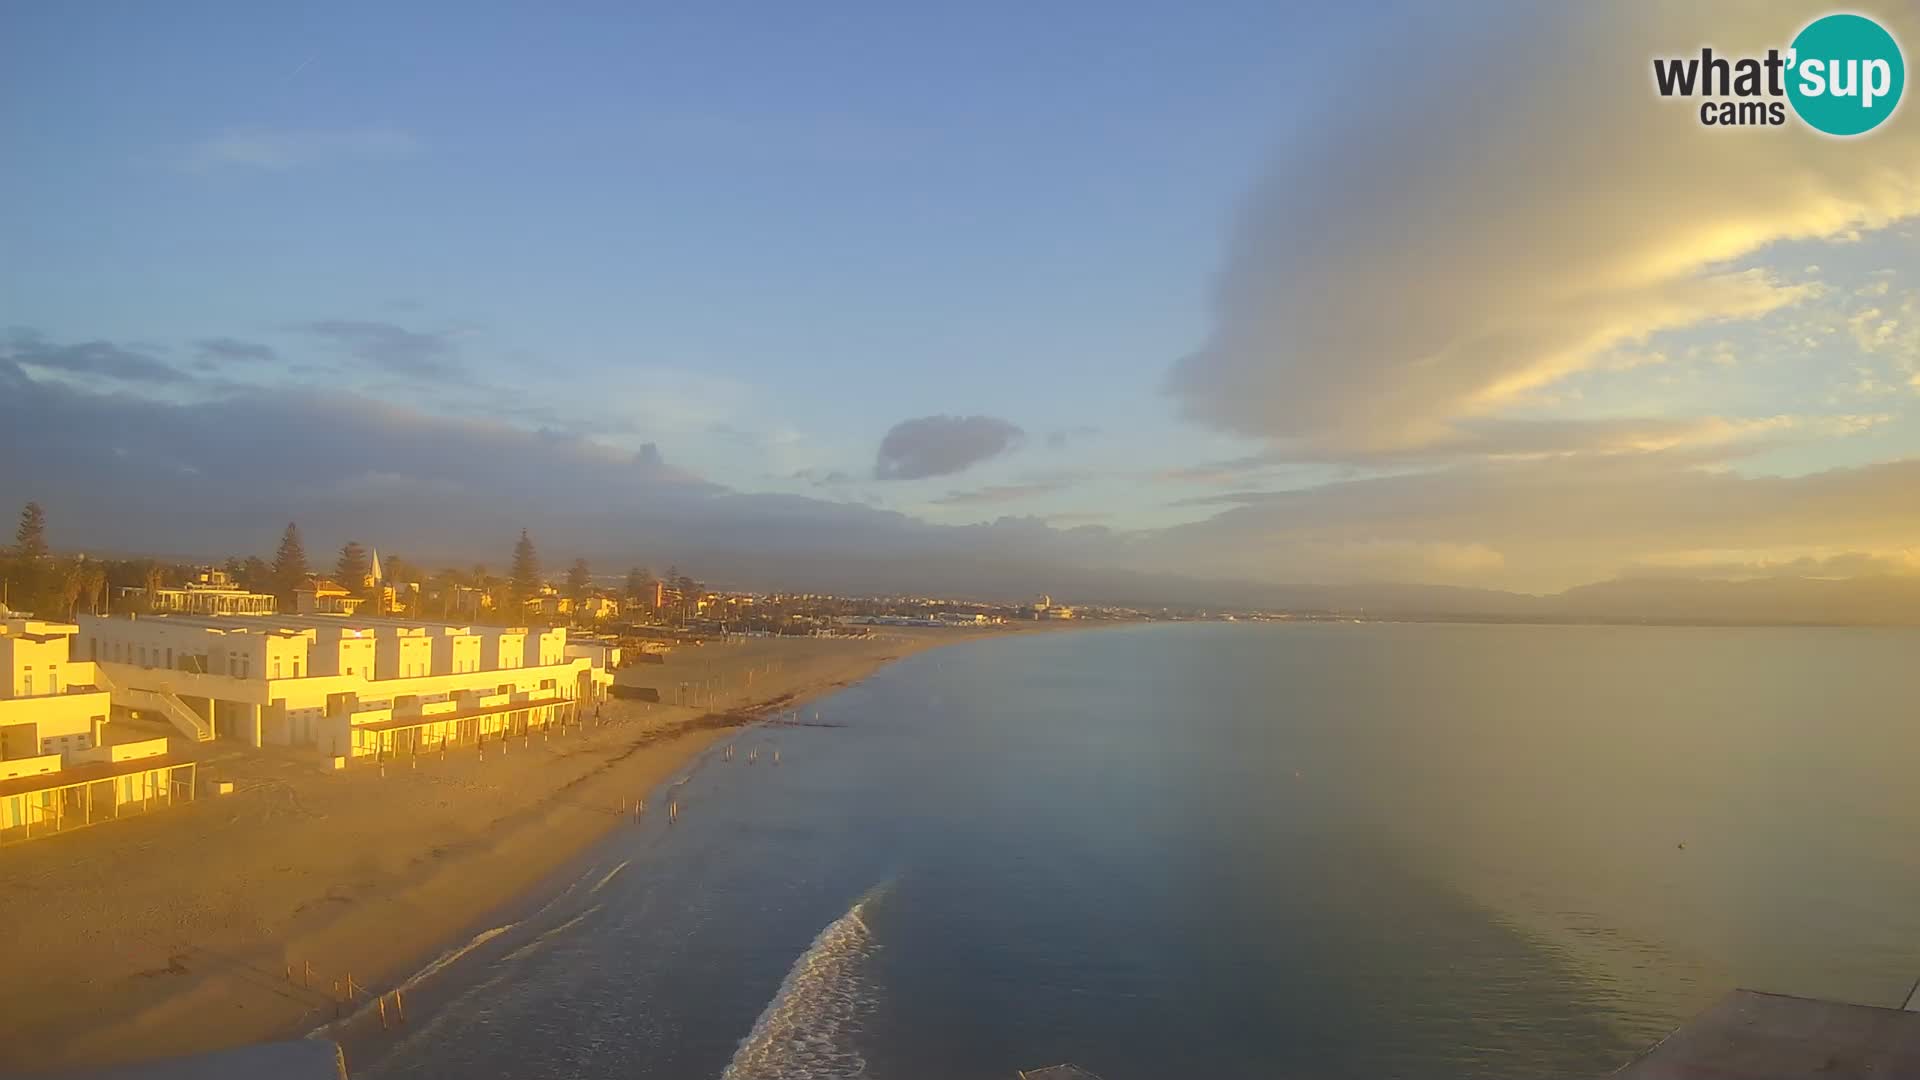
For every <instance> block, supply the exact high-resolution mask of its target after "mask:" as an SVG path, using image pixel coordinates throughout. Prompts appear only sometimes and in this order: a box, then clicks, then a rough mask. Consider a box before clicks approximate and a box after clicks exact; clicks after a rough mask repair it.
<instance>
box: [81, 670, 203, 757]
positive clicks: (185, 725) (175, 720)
mask: <svg viewBox="0 0 1920 1080" xmlns="http://www.w3.org/2000/svg"><path fill="white" fill-rule="evenodd" d="M94 667H95V669H96V670H97V671H98V672H99V678H98V682H99V684H100V688H101V689H102V690H105V691H107V692H108V693H109V694H111V695H112V698H113V703H114V704H115V705H118V706H120V707H121V708H123V709H132V710H134V711H135V712H142V713H149V712H153V713H159V714H160V715H161V716H164V717H166V718H167V722H168V723H170V724H172V725H173V726H174V727H175V728H177V729H178V730H179V732H180V734H182V735H185V736H186V737H187V738H189V739H192V740H193V741H194V742H212V741H213V723H212V721H210V720H208V719H207V718H206V717H203V716H201V715H200V714H199V713H197V712H194V711H193V706H191V705H188V704H187V703H186V702H184V701H182V700H180V695H178V694H176V693H174V692H173V691H171V690H146V689H142V688H140V687H137V686H121V685H120V684H119V683H118V682H117V681H115V680H114V678H113V677H112V676H110V675H108V674H107V673H106V670H105V669H104V668H101V667H100V665H98V664H96V665H94Z"/></svg>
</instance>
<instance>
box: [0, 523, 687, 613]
mask: <svg viewBox="0 0 1920 1080" xmlns="http://www.w3.org/2000/svg"><path fill="white" fill-rule="evenodd" d="M219 569H221V570H223V571H224V572H225V573H226V575H227V577H228V578H229V579H230V580H231V581H232V583H233V584H234V585H235V586H237V587H239V588H241V589H245V590H247V591H248V592H254V593H262V594H267V595H271V596H273V597H274V600H275V603H276V605H277V607H278V609H279V610H281V611H294V610H296V600H297V598H296V594H297V593H298V592H300V591H301V590H304V589H308V588H311V587H312V586H313V583H314V581H315V580H316V579H317V578H319V577H322V576H325V575H323V574H322V573H320V572H319V571H317V570H316V569H315V568H314V566H313V565H312V564H311V563H310V562H309V560H308V558H307V552H306V544H305V542H304V541H303V540H302V538H301V535H300V527H299V525H298V524H297V523H296V522H291V521H290V522H288V523H287V527H286V529H285V530H284V531H283V532H282V533H281V536H280V544H279V546H278V547H277V548H276V549H275V551H274V554H273V558H272V559H271V560H268V559H265V558H262V557H260V556H258V555H246V556H240V555H233V556H229V557H228V558H227V559H226V561H225V562H224V563H223V564H222V565H221V566H220V567H219ZM371 569H372V567H371V555H370V553H369V551H368V549H367V547H366V546H365V545H363V544H361V543H360V542H359V541H357V540H349V541H347V542H346V543H345V544H343V545H341V547H340V551H339V553H338V554H337V555H336V557H335V559H334V563H333V567H332V578H333V580H334V581H335V583H336V584H338V585H339V586H340V587H342V588H343V589H345V590H347V592H348V593H350V594H351V595H354V596H357V597H359V598H361V599H362V601H363V602H379V601H381V600H383V599H384V589H383V586H384V585H387V584H394V583H398V585H399V586H400V590H401V596H400V597H396V599H402V598H404V599H403V602H412V603H417V604H418V605H419V607H420V610H418V611H415V612H409V614H413V615H416V616H418V617H423V618H425V617H441V618H446V619H449V620H456V621H473V622H496V623H520V622H527V621H537V620H532V619H529V618H528V611H527V605H528V602H529V601H531V600H533V599H534V598H536V597H538V596H541V595H543V591H544V589H545V588H546V579H545V578H544V577H543V576H542V573H541V563H540V555H539V552H538V550H537V549H536V548H535V547H534V543H533V538H532V537H531V536H530V535H529V534H528V532H527V530H525V529H522V530H521V531H520V536H519V539H518V540H516V541H515V542H514V545H513V553H512V556H511V559H510V560H509V563H508V572H507V574H506V576H504V577H497V576H495V575H493V574H491V573H489V572H488V569H487V567H486V566H485V565H484V564H480V563H476V564H474V565H473V566H472V567H469V568H467V569H459V568H454V567H445V568H442V569H440V570H438V571H434V572H430V573H426V572H422V570H421V569H420V568H418V567H415V566H414V565H413V564H412V563H409V562H407V561H406V560H404V559H401V558H399V557H396V556H385V557H383V565H382V567H381V571H382V579H383V580H382V581H381V582H375V581H372V580H370V574H371ZM197 570H198V568H197V567H195V566H193V565H191V564H186V563H172V562H166V561H164V560H158V559H152V558H133V559H98V558H92V557H89V556H87V555H84V554H74V555H67V556H60V555H56V554H54V553H53V551H52V549H51V548H50V547H49V546H48V542H47V515H46V511H45V510H44V509H42V508H41V506H40V504H39V503H37V502H30V503H28V504H26V506H25V507H24V508H23V509H22V510H21V511H20V520H19V525H18V527H17V528H16V529H15V531H14V543H13V546H12V547H10V548H7V549H6V550H5V551H4V553H0V605H3V606H5V607H6V608H8V609H9V610H12V611H16V612H22V613H26V614H31V615H35V616H38V617H40V618H45V619H59V620H71V619H73V618H74V617H75V616H76V615H78V614H80V613H82V612H85V613H87V614H95V615H97V614H104V613H107V612H108V611H128V610H132V611H140V612H145V611H148V610H151V605H152V601H153V597H154V594H155V593H156V592H157V591H158V590H160V589H165V588H177V587H179V586H181V585H183V584H185V583H187V582H189V581H191V580H193V577H194V575H195V573H196V572H197ZM564 581H565V585H564V588H563V589H562V590H560V592H559V595H562V596H565V597H566V598H568V599H569V600H571V601H572V605H573V608H574V612H575V615H574V619H573V621H576V622H584V621H591V620H590V619H588V618H587V617H586V616H585V615H584V614H583V613H584V612H585V609H586V607H587V605H588V604H589V602H590V601H591V600H592V599H593V598H594V597H595V596H597V595H599V593H598V592H597V591H596V589H595V588H594V584H593V570H592V567H591V566H590V565H589V564H588V563H587V560H585V559H583V558H576V559H574V560H573V561H572V563H570V564H569V565H568V567H567V570H566V576H565V579H564ZM656 582H657V586H656ZM414 585H417V586H419V589H418V593H417V594H416V593H415V592H414V590H413V589H412V588H411V586H414ZM126 590H136V592H135V593H134V595H133V596H131V597H130V598H129V599H127V600H120V599H119V598H120V597H121V595H122V593H123V592H124V591H126ZM703 591H704V588H703V586H701V585H700V583H698V582H696V581H694V580H693V579H692V578H690V577H688V576H686V575H684V574H682V573H681V572H680V570H679V568H678V567H673V568H670V569H669V570H668V571H667V573H666V575H665V576H664V577H662V578H659V579H656V578H655V577H654V576H653V574H652V573H651V572H650V571H648V570H647V569H645V568H644V567H640V566H634V567H632V568H630V569H629V570H628V571H627V574H626V581H625V587H624V589H622V590H620V591H619V592H618V593H615V594H614V595H617V596H622V597H623V598H624V599H625V600H626V601H627V604H626V607H628V608H629V609H632V608H635V607H638V608H640V609H642V610H645V611H649V612H652V613H653V614H656V615H658V616H659V617H660V618H662V619H664V620H666V621H668V622H670V623H678V622H682V621H685V620H688V619H691V618H692V617H693V615H694V613H695V609H696V605H697V600H698V597H699V596H700V594H701V593H702V592H703ZM661 592H668V593H671V594H672V596H673V598H672V599H671V600H669V601H668V602H667V603H665V604H662V605H656V603H655V601H656V598H657V596H658V594H659V593H661ZM482 597H484V598H485V601H484V602H482V600H481V598H482ZM656 608H657V609H656Z"/></svg>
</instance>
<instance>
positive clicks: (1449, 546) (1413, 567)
mask: <svg viewBox="0 0 1920 1080" xmlns="http://www.w3.org/2000/svg"><path fill="white" fill-rule="evenodd" d="M1914 490H1920V459H1908V460H1901V461H1895V462H1889V463H1886V464H1879V465H1868V466H1862V467H1858V468H1844V469H1832V470H1829V471H1826V472H1819V473H1812V474H1809V475H1806V476H1796V477H1779V476H1746V475H1742V474H1740V473H1738V472H1733V471H1729V470H1724V469H1703V468H1688V467H1675V464H1674V460H1673V458H1672V457H1671V456H1670V455H1667V454H1630V455H1613V456H1601V457H1583V456H1573V457H1564V456H1554V457H1540V458H1528V459H1515V460H1510V461H1496V462H1470V463H1463V464H1459V465H1455V466H1451V467H1448V468H1444V469H1440V470H1433V471H1422V472H1419V473H1409V474H1402V475H1393V476H1381V477H1372V478H1366V479H1357V480H1348V481H1343V482H1339V483H1332V484H1323V485H1319V486H1316V487H1307V488H1300V489H1296V490H1292V491H1271V492H1235V493H1230V494H1223V495H1218V496H1208V497H1206V501H1208V502H1210V503H1212V504H1216V505H1224V506H1230V507H1232V508H1231V509H1227V510H1225V511H1224V512H1222V513H1220V514H1217V515H1215V516H1213V517H1211V518H1208V519H1206V520H1204V521H1199V522H1195V523H1192V524H1188V525H1180V526H1176V527H1173V528H1170V529H1165V530H1162V531H1160V532H1158V533H1155V534H1152V535H1151V536H1150V537H1146V538H1143V539H1142V541H1141V542H1140V543H1139V544H1138V545H1136V546H1134V547H1133V548H1131V549H1130V550H1129V551H1128V552H1127V553H1126V558H1127V559H1128V560H1129V563H1128V564H1129V565H1132V566H1136V567H1142V568H1144V567H1149V566H1152V567H1164V566H1168V565H1173V564H1176V563H1183V562H1184V563H1186V564H1189V565H1197V566H1204V567H1206V568H1207V569H1208V572H1209V573H1211V574H1216V575H1219V576H1222V577H1245V578H1249V579H1253V580H1261V581H1307V582H1338V581H1350V580H1363V579H1360V578H1355V577H1353V576H1351V575H1352V574H1353V573H1355V572H1357V571H1358V570H1359V569H1361V566H1360V565H1358V564H1357V563H1356V558H1357V557H1356V556H1354V555H1353V553H1354V552H1362V553H1366V552H1371V553H1374V555H1376V556H1377V555H1378V553H1379V552H1381V551H1397V552H1399V553H1401V554H1403V555H1404V554H1406V553H1408V552H1421V551H1426V552H1432V553H1435V555H1434V556H1433V557H1431V558H1428V559H1427V560H1426V561H1425V562H1424V563H1421V562H1419V561H1417V560H1414V559H1412V558H1411V557H1408V558H1405V559H1403V562H1402V565H1401V566H1400V567H1399V573H1400V574H1401V575H1403V576H1401V577H1399V578H1398V579H1399V580H1413V581H1426V582H1441V583H1452V584H1495V585H1498V586H1499V587H1502V588H1522V589H1527V590H1530V591H1551V590H1556V589H1562V588H1566V587H1568V586H1572V585H1578V584H1581V583H1583V582H1590V581H1597V580H1601V579H1604V578H1609V577H1612V576H1614V575H1615V574H1617V573H1619V572H1621V571H1622V570H1623V569H1625V568H1628V567H1633V566H1646V565H1654V564H1658V563H1660V562H1661V561H1662V560H1671V559H1672V558H1674V557H1676V556H1675V554H1674V553H1686V552H1698V551H1706V550H1720V551H1725V550H1731V549H1742V550H1753V551H1760V550H1768V551H1788V550H1808V549H1820V550H1832V551H1844V550H1852V551H1868V552H1887V551H1897V550H1903V549H1906V548H1909V547H1911V545H1912V543H1913V537H1914V536H1916V535H1920V500H1915V499H1913V498H1912V495H1911V492H1912V491H1914ZM1481 548H1484V549H1485V550H1487V551H1490V552H1498V553H1499V554H1500V556H1501V560H1500V562H1499V563H1498V564H1495V563H1493V562H1492V561H1490V560H1487V561H1483V562H1479V563H1475V562H1473V561H1472V560H1465V561H1462V560H1460V559H1458V558H1455V557H1454V556H1455V555H1456V554H1457V553H1458V552H1461V551H1468V550H1478V549H1481ZM1442 554H1444V555H1445V557H1441V556H1442ZM1369 558H1370V560H1371V561H1372V562H1373V563H1376V564H1377V563H1379V562H1380V561H1381V560H1380V559H1379V558H1377V557H1373V556H1370V557H1369ZM1375 580H1386V579H1385V578H1377V579H1375Z"/></svg>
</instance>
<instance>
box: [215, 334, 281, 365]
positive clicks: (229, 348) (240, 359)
mask: <svg viewBox="0 0 1920 1080" xmlns="http://www.w3.org/2000/svg"><path fill="white" fill-rule="evenodd" d="M194 348H195V349H197V350H198V351H199V354H200V356H201V357H202V358H203V359H207V360H224V361H232V362H237V363H249V364H277V363H279V362H280V354H279V353H278V352H276V351H274V348H273V346H271V345H263V344H261V343H260V342H257V341H241V340H239V339H238V338H230V337H218V338H202V339H201V340H199V341H196V342H194Z"/></svg>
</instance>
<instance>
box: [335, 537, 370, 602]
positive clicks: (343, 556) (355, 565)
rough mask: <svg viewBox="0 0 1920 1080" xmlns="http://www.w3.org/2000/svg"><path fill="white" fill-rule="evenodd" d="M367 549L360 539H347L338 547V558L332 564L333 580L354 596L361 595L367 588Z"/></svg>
mask: <svg viewBox="0 0 1920 1080" xmlns="http://www.w3.org/2000/svg"><path fill="white" fill-rule="evenodd" d="M367 571H368V564H367V549H366V548H363V547H361V546H360V541H358V540H349V541H347V542H346V543H345V544H344V545H342V546H341V548H340V558H339V559H338V560H337V561H335V563H334V564H333V575H334V580H335V581H337V582H339V583H340V585H341V587H342V588H344V589H346V590H347V591H348V592H350V593H352V594H354V595H355V596H361V595H364V594H365V593H366V590H367Z"/></svg>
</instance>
